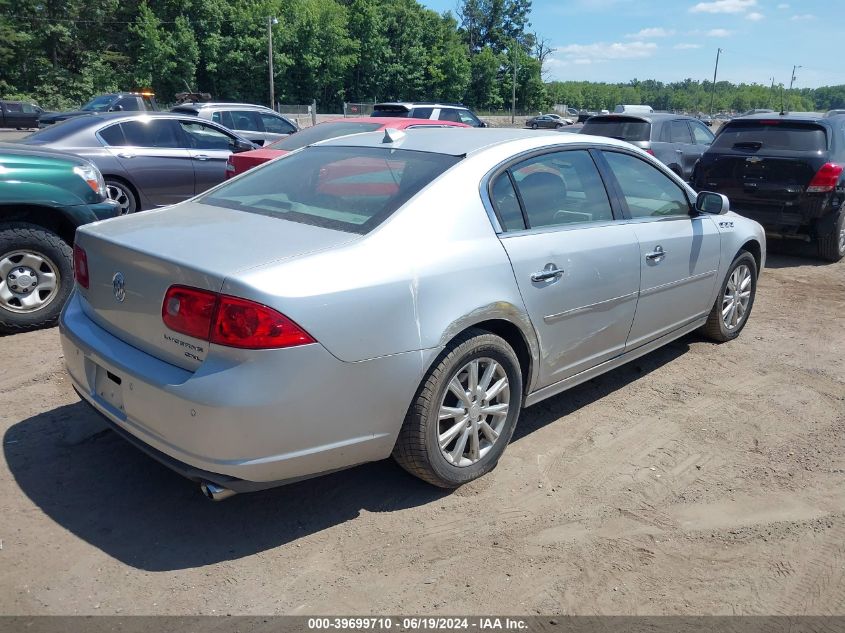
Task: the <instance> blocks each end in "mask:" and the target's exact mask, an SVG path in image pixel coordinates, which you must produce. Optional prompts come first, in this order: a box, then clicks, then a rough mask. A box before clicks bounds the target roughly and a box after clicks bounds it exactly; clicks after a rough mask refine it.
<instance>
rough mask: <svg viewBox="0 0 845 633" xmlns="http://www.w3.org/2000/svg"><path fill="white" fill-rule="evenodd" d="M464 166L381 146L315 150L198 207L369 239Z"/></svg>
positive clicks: (252, 174) (269, 167)
mask: <svg viewBox="0 0 845 633" xmlns="http://www.w3.org/2000/svg"><path fill="white" fill-rule="evenodd" d="M459 160H460V158H459V157H456V156H448V155H445V154H434V153H429V152H415V151H410V150H399V149H387V148H385V149H382V148H378V147H332V146H323V147H320V146H318V147H308V148H306V149H304V150H302V151H301V152H297V153H295V154H291V155H290V156H287V157H285V158H282V159H280V160H277V161H273V162H270V163H267V164H266V166H264V167H260V168H258V169H256V170H254V171H249V172H247V173H246V174H245V175H243V176H242V177H240V178H237V179H235V180H233V181H231V182H230V183H227V184H225V185H223V186H221V187H219V188H218V189H215V190H214V191H211V192H209V193H208V194H206V195H204V196H202V197H200V198H199V202H200V203H202V204H209V205H216V206H220V207H226V208H227V209H235V210H238V211H247V212H250V213H259V214H261V215H266V216H270V217H277V218H281V219H283V220H289V221H291V222H300V223H302V224H311V225H314V226H322V227H325V228H329V229H335V230H338V231H345V232H349V233H361V234H365V233H368V232H370V231H371V230H372V229H373V228H375V227H376V226H378V225H379V224H381V223H382V222H383V221H384V220H385V219H387V218H388V217H389V216H390V215H391V214H392V213H393V212H394V211H396V210H397V209H398V208H399V207H401V206H402V205H403V204H405V202H407V201H408V200H409V199H410V198H411V197H412V196H413V195H414V194H416V193H417V192H418V191H420V190H421V189H422V188H423V187H425V186H426V185H427V184H428V183H430V182H431V181H432V180H434V179H435V178H437V177H438V176H439V175H440V174H442V173H443V172H444V171H446V170H447V169H449V168H450V167H452V166H453V165H455V164H456V163H457V162H458V161H459Z"/></svg>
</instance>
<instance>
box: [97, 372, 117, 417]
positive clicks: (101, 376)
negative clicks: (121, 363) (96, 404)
mask: <svg viewBox="0 0 845 633" xmlns="http://www.w3.org/2000/svg"><path fill="white" fill-rule="evenodd" d="M95 371H96V373H95V376H94V397H95V398H97V399H98V400H100V401H101V402H102V403H103V404H105V405H107V406H109V407H111V408H112V409H115V410H116V411H115V413H117V414H118V415H120V416H123V379H122V378H121V377H120V376H118V375H117V374H114V373H112V372H110V371H109V370H107V369H106V368H105V367H101V366H100V365H96V364H95Z"/></svg>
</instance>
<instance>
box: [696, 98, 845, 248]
mask: <svg viewBox="0 0 845 633" xmlns="http://www.w3.org/2000/svg"><path fill="white" fill-rule="evenodd" d="M843 166H845V114H832V115H824V114H818V113H796V112H793V113H788V114H772V113H769V114H755V115H751V116H746V117H742V118H737V119H734V120H733V121H730V122H729V123H727V124H725V125H724V126H723V127H722V129H721V130H720V131H719V134H718V136H717V137H716V140H715V141H714V142H713V144H712V145H711V146H710V149H708V150H707V152H705V153H704V155H703V156H702V157H701V161H700V162H699V164H698V165H697V166H696V171H695V176H694V178H693V186H694V187H695V188H696V189H698V190H707V191H717V192H719V193H723V194H725V195H726V196H728V198H730V201H731V209H732V210H733V211H736V212H737V213H739V214H740V215H744V216H746V217H749V218H752V219H754V220H756V221H757V222H759V223H760V224H762V225H763V227H764V228H765V229H766V232H767V234H768V235H769V236H771V237H779V238H800V239H803V240H805V241H810V240H812V241H815V242H816V243H817V245H818V250H819V255H820V256H821V257H823V258H824V259H826V260H828V261H832V262H836V261H839V260H840V259H842V258H843V257H845V206H843V199H845V174H843Z"/></svg>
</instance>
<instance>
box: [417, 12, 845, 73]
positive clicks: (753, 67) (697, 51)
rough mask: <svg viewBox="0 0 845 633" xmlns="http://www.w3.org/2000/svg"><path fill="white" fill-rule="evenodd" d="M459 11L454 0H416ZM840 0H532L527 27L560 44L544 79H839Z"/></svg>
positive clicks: (841, 70)
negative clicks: (716, 75)
mask: <svg viewBox="0 0 845 633" xmlns="http://www.w3.org/2000/svg"><path fill="white" fill-rule="evenodd" d="M421 2H422V3H423V4H424V5H425V6H427V7H430V8H432V9H434V10H436V11H439V12H443V11H447V10H451V11H452V12H453V13H456V7H457V6H458V0H421ZM840 3H842V4H843V5H845V2H843V0H786V1H780V0H702V1H699V0H566V1H565V2H555V1H554V0H534V3H533V9H532V12H531V23H532V26H531V30H532V31H535V32H537V34H538V35H540V36H542V37H545V38H546V39H548V40H549V43H550V44H551V46H552V48H554V49H556V51H555V53H554V54H553V55H552V59H551V60H550V61H549V62H548V64H547V66H546V70H547V71H548V78H549V79H560V80H568V79H570V80H591V81H610V82H617V81H623V82H624V81H628V80H630V79H633V78H637V79H658V80H660V81H678V80H682V79H685V78H687V77H690V78H692V79H699V80H701V79H705V78H707V79H712V78H713V65H714V62H715V60H716V50H717V49H718V48H722V49H723V53H722V58H721V61H720V63H719V79H720V80H721V79H724V80H728V81H733V82H736V83H738V82H747V83H751V82H756V83H761V84H765V85H769V83H770V82H771V80H772V77H774V79H775V82H776V83H783V84H785V85H787V86H788V85H789V80H790V76H791V73H792V66H793V65H794V64H798V65H800V66H802V68H800V69H799V70H798V71H797V72H796V81H795V86H796V87H805V88H815V87H818V86H824V85H836V84H845V64H842V62H841V59H842V56H843V54H845V53H843V51H845V49H843V44H842V41H843V40H842V33H843V26H842V22H841V20H840V19H839V18H840V17H841V10H840V9H841V8H843V7H841V6H839V7H837V5H839V4H840Z"/></svg>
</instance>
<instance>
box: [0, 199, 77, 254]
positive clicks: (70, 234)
mask: <svg viewBox="0 0 845 633" xmlns="http://www.w3.org/2000/svg"><path fill="white" fill-rule="evenodd" d="M7 222H25V223H27V224H33V225H35V226H39V227H41V228H44V229H47V230H48V231H52V232H53V233H55V234H56V235H58V236H59V237H60V238H62V240H63V241H65V242H66V243H67V244H70V245H73V239H74V236H75V235H76V227H77V223H76V222H74V221H72V220H71V219H70V218H68V217H67V215H65V214H64V213H63V212H62V210H61V209H56V208H53V207H47V206H42V205H35V204H16V205H13V206H0V223H7Z"/></svg>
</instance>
